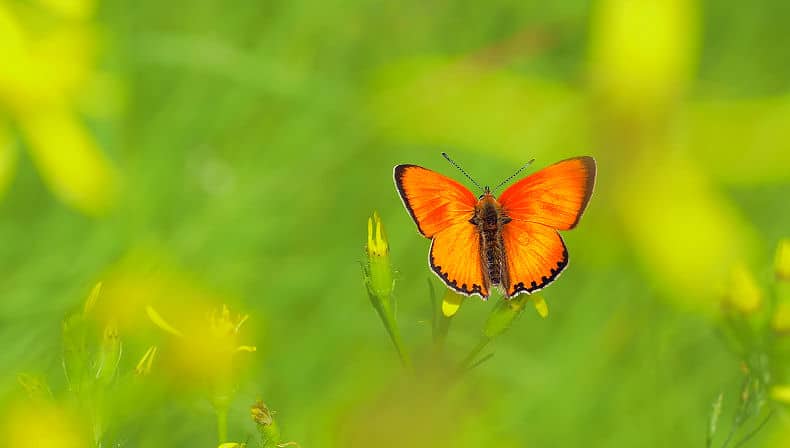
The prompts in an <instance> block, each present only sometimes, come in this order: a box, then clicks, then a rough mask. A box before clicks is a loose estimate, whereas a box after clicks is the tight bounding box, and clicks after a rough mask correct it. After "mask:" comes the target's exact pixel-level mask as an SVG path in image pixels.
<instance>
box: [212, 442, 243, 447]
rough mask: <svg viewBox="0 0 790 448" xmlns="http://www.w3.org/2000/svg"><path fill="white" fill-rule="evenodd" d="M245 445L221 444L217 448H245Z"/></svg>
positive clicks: (236, 443) (234, 443) (235, 443)
mask: <svg viewBox="0 0 790 448" xmlns="http://www.w3.org/2000/svg"><path fill="white" fill-rule="evenodd" d="M244 446H245V444H243V443H238V442H225V443H220V444H219V446H218V447H217V448H244Z"/></svg>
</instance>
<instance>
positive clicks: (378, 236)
mask: <svg viewBox="0 0 790 448" xmlns="http://www.w3.org/2000/svg"><path fill="white" fill-rule="evenodd" d="M365 252H366V254H367V264H366V265H365V274H366V275H365V281H366V283H367V286H368V290H369V292H370V293H371V296H372V297H377V298H379V299H380V300H384V301H386V300H388V299H389V296H390V294H392V289H393V279H392V266H391V264H390V256H389V253H390V248H389V243H388V242H387V235H386V234H385V233H384V224H382V222H381V217H380V216H379V214H378V212H373V216H371V217H370V218H368V244H367V245H366V246H365Z"/></svg>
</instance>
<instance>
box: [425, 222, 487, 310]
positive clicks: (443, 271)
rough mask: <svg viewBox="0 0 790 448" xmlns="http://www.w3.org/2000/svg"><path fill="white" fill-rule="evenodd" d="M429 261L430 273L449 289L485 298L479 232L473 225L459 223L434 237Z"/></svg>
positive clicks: (485, 288)
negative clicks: (431, 271)
mask: <svg viewBox="0 0 790 448" xmlns="http://www.w3.org/2000/svg"><path fill="white" fill-rule="evenodd" d="M429 261H430V266H431V269H433V272H435V273H436V275H438V276H439V278H441V279H442V281H443V282H444V283H445V284H446V285H447V286H449V287H450V288H452V289H454V290H456V291H457V292H460V293H461V294H466V295H472V294H477V295H479V296H480V297H482V298H486V297H488V285H487V284H486V282H485V278H484V277H483V266H482V264H481V262H480V233H479V232H478V231H477V227H476V226H474V225H473V224H471V223H469V222H468V221H467V222H459V223H457V224H453V225H451V226H450V227H447V228H446V229H444V230H442V231H440V232H439V233H437V234H436V235H434V237H433V241H431V256H430V260H429Z"/></svg>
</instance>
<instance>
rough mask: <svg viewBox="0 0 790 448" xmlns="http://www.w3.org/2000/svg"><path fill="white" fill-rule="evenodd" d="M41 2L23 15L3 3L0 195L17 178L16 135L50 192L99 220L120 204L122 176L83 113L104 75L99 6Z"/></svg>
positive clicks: (76, 0) (75, 1) (0, 9)
mask: <svg viewBox="0 0 790 448" xmlns="http://www.w3.org/2000/svg"><path fill="white" fill-rule="evenodd" d="M38 3H39V7H38V8H25V9H22V7H21V6H19V5H18V4H16V3H12V2H8V1H4V0H0V57H2V60H3V63H2V64H0V193H2V192H3V190H4V189H5V187H7V185H8V184H9V182H10V180H11V178H12V176H13V170H14V167H15V163H16V147H15V139H14V137H13V134H12V133H11V132H10V129H15V130H18V131H19V133H20V136H21V137H22V140H23V141H24V142H25V147H26V148H27V149H28V151H29V153H30V156H31V158H32V159H33V162H34V163H35V165H36V167H37V168H38V170H39V172H40V174H41V176H42V178H43V179H44V181H45V182H46V184H47V185H48V186H49V188H50V189H51V190H52V192H53V193H54V194H55V195H56V196H58V198H59V199H60V200H62V201H63V202H64V203H66V204H67V205H69V206H71V207H74V208H76V209H78V210H80V211H82V212H84V213H88V214H92V215H95V214H99V213H101V212H102V211H104V210H106V209H107V207H108V206H110V205H111V203H112V201H113V199H114V196H115V194H116V189H117V185H116V183H117V175H116V172H115V169H114V167H113V165H112V164H111V162H110V161H109V160H108V159H107V158H106V157H105V156H104V154H103V153H102V151H101V149H100V148H99V146H98V144H97V142H96V141H95V140H94V138H93V136H92V135H91V133H90V132H89V130H88V129H87V127H86V126H85V124H84V123H83V122H82V119H81V117H80V114H79V105H80V101H81V100H82V99H83V97H85V96H87V94H86V92H87V91H88V90H90V89H91V88H92V87H93V84H96V83H100V82H99V80H100V78H101V77H102V75H100V74H99V73H98V72H97V71H96V69H95V64H96V59H97V56H96V53H97V51H96V50H97V47H98V43H99V42H98V39H97V36H96V30H95V27H94V25H93V24H92V23H91V22H89V21H87V19H90V17H91V15H92V11H93V9H94V7H93V2H92V1H88V0H72V1H67V0H39V2H38ZM42 23H46V24H47V26H44V27H42V26H40V25H41V24H42Z"/></svg>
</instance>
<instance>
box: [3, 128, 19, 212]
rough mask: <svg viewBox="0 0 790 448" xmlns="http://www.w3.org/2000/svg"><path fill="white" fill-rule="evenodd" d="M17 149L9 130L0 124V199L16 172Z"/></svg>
mask: <svg viewBox="0 0 790 448" xmlns="http://www.w3.org/2000/svg"><path fill="white" fill-rule="evenodd" d="M16 158H17V149H16V145H15V142H14V137H13V136H12V134H11V130H10V129H9V128H8V126H7V125H6V124H5V123H4V122H0V197H2V195H3V193H4V192H5V190H6V188H7V187H8V184H9V183H10V182H11V179H13V177H14V171H16Z"/></svg>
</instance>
